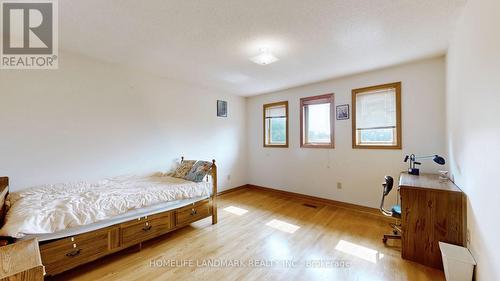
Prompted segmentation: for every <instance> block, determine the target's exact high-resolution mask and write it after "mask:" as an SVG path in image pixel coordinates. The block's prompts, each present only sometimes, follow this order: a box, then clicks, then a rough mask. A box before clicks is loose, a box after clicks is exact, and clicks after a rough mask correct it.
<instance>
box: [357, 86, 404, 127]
mask: <svg viewBox="0 0 500 281" xmlns="http://www.w3.org/2000/svg"><path fill="white" fill-rule="evenodd" d="M390 128H396V90H395V89H394V88H389V89H383V90H377V91H373V92H366V93H362V94H358V95H357V96H356V129H357V130H369V129H390Z"/></svg>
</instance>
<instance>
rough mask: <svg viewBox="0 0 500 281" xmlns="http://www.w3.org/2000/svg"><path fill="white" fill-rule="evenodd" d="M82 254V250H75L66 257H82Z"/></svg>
mask: <svg viewBox="0 0 500 281" xmlns="http://www.w3.org/2000/svg"><path fill="white" fill-rule="evenodd" d="M81 252H82V249H78V250H74V251H71V252H69V253H67V254H66V256H67V257H70V258H73V257H76V256H78V255H80V253H81Z"/></svg>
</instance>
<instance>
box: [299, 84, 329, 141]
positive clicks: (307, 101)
mask: <svg viewBox="0 0 500 281" xmlns="http://www.w3.org/2000/svg"><path fill="white" fill-rule="evenodd" d="M327 102H329V103H330V143H329V144H313V143H306V142H305V136H304V132H305V131H306V130H307V128H306V126H307V122H304V118H305V116H304V106H305V105H311V104H321V103H327ZM334 129H335V94H334V93H330V94H324V95H319V96H312V97H306V98H301V99H300V147H303V148H330V149H331V148H335V130H334Z"/></svg>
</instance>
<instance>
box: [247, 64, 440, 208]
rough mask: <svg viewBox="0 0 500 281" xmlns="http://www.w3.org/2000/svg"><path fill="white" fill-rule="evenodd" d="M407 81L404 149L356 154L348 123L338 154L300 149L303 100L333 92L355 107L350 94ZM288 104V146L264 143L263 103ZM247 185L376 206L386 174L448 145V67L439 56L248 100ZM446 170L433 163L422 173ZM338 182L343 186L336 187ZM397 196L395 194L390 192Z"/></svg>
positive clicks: (342, 126) (338, 127) (342, 127)
mask: <svg viewBox="0 0 500 281" xmlns="http://www.w3.org/2000/svg"><path fill="white" fill-rule="evenodd" d="M397 81H401V82H402V115H403V120H402V126H403V149H402V150H382V149H380V150H370V149H352V143H351V120H342V121H336V122H335V136H336V143H335V146H336V147H335V149H314V148H300V143H299V141H300V137H299V132H300V128H299V126H300V125H299V124H300V123H299V112H300V111H299V99H300V98H301V97H307V96H314V95H319V94H325V93H332V92H333V93H335V103H336V105H339V104H346V103H348V104H350V103H351V90H352V89H354V88H360V87H365V86H372V85H378V84H383V83H389V82H397ZM282 100H288V101H289V117H290V121H289V122H290V124H289V126H290V140H289V142H290V147H289V148H264V147H263V145H262V133H263V132H262V131H263V130H262V105H263V104H265V103H270V102H276V101H282ZM247 118H248V121H247V122H248V136H249V140H248V142H249V144H248V157H249V173H248V179H249V183H251V184H255V185H260V186H266V187H272V188H277V189H283V190H287V191H292V192H298V193H303V194H308V195H313V196H319V197H324V198H329V199H334V200H339V201H344V202H349V203H355V204H360V205H365V206H370V207H378V204H380V197H381V192H382V187H381V183H382V181H383V178H384V175H392V176H393V177H394V178H395V179H397V178H398V176H399V173H400V172H401V171H403V170H405V169H406V167H407V166H406V164H404V163H403V156H404V155H405V154H408V153H416V154H420V155H427V154H434V153H437V154H441V155H444V156H446V148H445V132H446V130H445V62H444V58H443V57H440V58H434V59H429V60H424V61H420V62H415V63H410V64H405V65H401V66H396V67H392V68H387V69H382V70H378V71H372V72H368V73H363V74H359V75H354V76H349V77H345V78H340V79H333V80H329V81H325V82H321V83H314V84H310V85H306V86H302V87H298V88H293V89H289V90H284V91H280V92H276V93H271V94H266V95H261V96H256V97H252V98H249V100H248V104H247ZM439 169H443V167H442V166H436V165H435V164H434V163H433V162H432V161H426V162H424V163H423V171H436V170H439ZM337 182H341V183H342V185H343V188H342V189H341V190H338V189H337V187H336V185H337ZM392 196H393V198H395V196H396V192H393V195H392Z"/></svg>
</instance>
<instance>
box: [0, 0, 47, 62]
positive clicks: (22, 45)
mask: <svg viewBox="0 0 500 281" xmlns="http://www.w3.org/2000/svg"><path fill="white" fill-rule="evenodd" d="M52 5H53V3H50V2H48V3H47V2H33V3H26V2H3V3H2V27H3V28H2V33H3V45H2V47H3V54H9V55H19V54H23V55H24V54H52V48H53V19H52V16H53V14H52V12H53V9H52Z"/></svg>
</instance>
